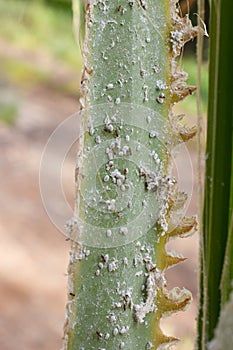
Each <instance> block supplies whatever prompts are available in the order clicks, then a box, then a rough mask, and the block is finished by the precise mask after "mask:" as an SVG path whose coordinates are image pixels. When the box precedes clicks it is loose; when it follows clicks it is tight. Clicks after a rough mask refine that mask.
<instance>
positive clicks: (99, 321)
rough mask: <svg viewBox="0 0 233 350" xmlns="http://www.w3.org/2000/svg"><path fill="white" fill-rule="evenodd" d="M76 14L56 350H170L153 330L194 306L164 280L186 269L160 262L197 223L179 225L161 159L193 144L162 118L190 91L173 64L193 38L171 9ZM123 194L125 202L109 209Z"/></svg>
mask: <svg viewBox="0 0 233 350" xmlns="http://www.w3.org/2000/svg"><path fill="white" fill-rule="evenodd" d="M82 4H83V3H82ZM84 5H85V10H86V11H85V13H86V14H85V38H84V42H83V60H84V69H83V77H82V87H81V98H80V103H81V106H82V108H84V109H83V111H82V112H81V117H80V118H81V130H83V135H82V137H81V138H80V149H79V155H78V165H77V171H76V174H77V175H76V176H77V179H76V181H77V194H76V198H77V199H76V209H75V218H74V220H73V221H72V222H70V224H69V225H68V226H69V227H68V229H69V230H68V231H69V232H68V233H69V235H70V237H71V239H72V240H73V242H72V247H71V258H70V265H69V284H68V298H69V301H68V304H67V320H66V324H65V337H64V339H65V340H64V349H65V350H68V349H69V350H84V349H85V350H86V349H88V350H89V349H119V348H120V349H126V350H129V349H132V348H135V349H140V350H141V349H158V348H159V347H160V346H161V345H162V344H166V343H172V342H175V341H176V340H177V339H176V338H173V337H168V336H165V335H163V334H162V332H161V330H160V328H159V321H160V318H161V317H162V316H164V315H165V314H169V313H171V312H175V311H178V310H181V309H184V308H185V306H186V305H187V304H188V303H189V302H190V300H191V295H190V293H189V292H188V291H186V290H185V289H182V290H179V289H178V288H174V290H172V291H167V290H166V280H165V276H164V272H165V270H166V269H167V268H168V267H169V266H171V265H173V264H176V263H178V262H180V261H182V260H184V259H182V258H180V257H177V256H173V255H171V254H168V253H167V252H166V249H165V245H166V243H167V241H168V240H169V239H170V238H171V237H173V238H174V237H175V236H184V235H186V234H188V233H190V232H191V231H193V228H195V226H196V221H195V218H190V219H184V218H183V217H182V215H181V214H180V213H179V211H180V209H181V207H182V206H183V205H184V202H185V198H186V196H185V195H184V194H183V193H179V192H177V190H176V185H175V181H174V179H172V178H171V174H170V172H169V159H170V150H171V148H172V147H173V146H174V144H176V143H178V142H181V141H183V140H187V139H189V138H190V137H191V136H193V135H194V134H195V131H194V130H191V131H190V130H188V129H186V128H185V129H180V128H179V126H178V125H176V124H175V122H174V120H173V118H174V116H173V115H172V112H171V107H172V105H173V104H174V103H175V102H178V101H179V100H181V99H183V98H184V97H185V96H186V95H188V94H189V93H190V92H191V91H192V87H187V86H186V85H185V74H184V72H182V71H181V70H180V69H179V67H177V66H176V63H175V58H176V56H178V54H179V52H180V50H181V48H182V46H183V44H184V43H185V42H186V41H187V40H189V39H190V38H191V37H193V36H194V35H196V33H197V31H196V29H195V28H192V27H191V24H190V22H189V21H188V20H187V18H186V19H181V18H180V17H179V16H178V14H177V12H176V1H170V0H166V1H156V2H154V1H152V0H147V1H142V0H140V1H139V0H135V1H128V0H124V1H122V0H121V1H120V0H117V1H108V0H105V1H100V0H99V1H97V0H96V1H91V2H89V1H86V2H85V4H84ZM132 112H133V113H132ZM119 115H120V117H121V118H122V119H123V122H122V121H121V118H120V119H119V120H118V116H119ZM144 117H146V119H145V120H146V122H145V123H144V124H143V122H142V121H143V120H144V119H143V118H144ZM106 118H107V121H106ZM109 118H110V119H109ZM114 118H115V119H114ZM96 120H98V122H97V121H96ZM100 121H102V123H100ZM92 123H93V124H92ZM141 123H142V124H141ZM150 123H151V125H153V128H152V127H151V126H150ZM147 124H148V125H149V126H148V125H147ZM93 125H94V126H93ZM142 125H143V127H142ZM156 133H158V134H156ZM156 135H157V136H159V137H155V136H156ZM129 138H130V140H131V141H130V143H129V144H130V150H129V148H127V151H126V153H125V154H124V152H123V151H122V149H123V148H122V147H123V145H124V146H127V142H129ZM111 143H113V146H111ZM140 147H141V148H142V149H143V152H141V153H140V152H138V151H139V150H140ZM109 149H110V150H111V152H112V155H109V154H110V151H109ZM98 152H99V153H98ZM116 152H117V155H116ZM120 152H123V153H122V154H120ZM127 152H128V153H127ZM137 152H138V153H137ZM106 154H107V155H106ZM155 154H156V156H155ZM152 156H153V159H152ZM148 157H151V158H150V159H152V161H149V162H148V164H149V165H148V167H146V166H144V165H143V161H144V160H143V158H148ZM157 159H159V161H157V162H156V160H157ZM110 162H111V165H110ZM112 163H114V165H112ZM158 164H160V165H158ZM113 170H114V171H118V175H119V172H120V175H121V177H120V179H121V183H119V182H117V180H116V178H115V180H114V176H115V175H113V173H112V171H113ZM89 175H90V176H89ZM122 176H123V177H122ZM118 180H119V177H118ZM114 181H115V182H114ZM122 181H123V183H122ZM105 182H106V184H105ZM122 185H124V186H125V187H122ZM127 186H128V187H130V186H132V187H131V188H130V191H131V192H130V193H131V198H130V200H129V199H126V202H125V203H124V204H126V205H121V206H119V208H116V207H115V204H114V203H115V202H114V200H115V199H117V200H119V201H122V198H125V197H124V193H126V194H127ZM119 187H120V188H119ZM121 191H122V193H121ZM100 193H101V196H100V195H99V194H100ZM91 194H92V195H91ZM98 196H99V197H98ZM97 197H98V199H97ZM126 197H127V196H126ZM145 208H146V209H145ZM142 213H143V214H142ZM179 216H180V220H177V217H179ZM151 217H152V218H153V220H152V221H151ZM138 218H140V220H138ZM138 228H140V230H141V231H140V230H139V229H138ZM103 232H104V235H102V233H103ZM138 233H140V234H138ZM75 241H76V242H75ZM78 242H79V243H78Z"/></svg>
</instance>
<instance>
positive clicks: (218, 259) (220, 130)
mask: <svg viewBox="0 0 233 350" xmlns="http://www.w3.org/2000/svg"><path fill="white" fill-rule="evenodd" d="M232 15H233V11H232V8H231V6H230V1H221V0H217V1H212V2H211V21H210V54H209V56H210V63H209V106H208V126H207V148H206V175H205V204H204V219H203V226H204V227H203V228H204V244H203V254H202V255H203V271H202V272H203V273H202V281H201V285H202V286H203V289H204V295H203V297H204V302H203V305H201V309H200V316H199V327H200V330H201V331H200V332H201V334H199V348H200V349H206V344H207V342H208V341H210V340H211V339H212V338H213V335H214V329H215V327H216V325H217V322H218V318H219V314H220V309H221V301H222V303H223V304H224V303H225V302H226V301H227V300H228V299H229V293H230V290H231V281H230V278H231V276H232V260H231V259H232V258H231V257H232V248H230V247H232V237H231V236H232V228H231V229H230V227H231V224H230V220H231V216H232V199H231V196H232V189H231V187H232V185H231V181H232V179H231V177H232V121H233V102H232V96H231V93H230V91H232V88H233V80H232V76H231V74H229V72H230V70H231V66H232V60H233V49H232V47H231V46H230V45H229V42H230V40H231V39H230V38H232V35H233V25H232ZM229 208H230V209H229ZM227 242H228V248H226V247H227ZM224 261H225V263H227V265H228V267H224ZM230 270H231V272H230ZM221 286H222V287H221Z"/></svg>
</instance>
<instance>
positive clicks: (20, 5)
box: [0, 0, 81, 90]
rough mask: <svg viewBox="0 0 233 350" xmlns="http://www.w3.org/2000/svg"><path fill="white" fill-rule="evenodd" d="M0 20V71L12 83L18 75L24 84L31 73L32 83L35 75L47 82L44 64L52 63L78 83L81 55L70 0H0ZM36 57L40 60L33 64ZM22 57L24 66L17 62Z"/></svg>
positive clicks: (47, 73) (47, 75)
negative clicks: (65, 71) (68, 73)
mask: <svg viewBox="0 0 233 350" xmlns="http://www.w3.org/2000/svg"><path fill="white" fill-rule="evenodd" d="M0 21H1V26H0V48H1V46H2V47H3V49H2V50H0V59H1V68H0V69H1V71H2V72H4V76H7V78H8V77H9V76H10V78H11V80H12V79H13V80H14V77H15V79H16V81H17V82H18V80H19V79H18V77H19V76H20V79H21V81H22V83H24V79H25V80H26V81H28V78H29V75H30V71H31V76H32V81H33V82H35V76H36V77H39V81H41V80H45V81H48V80H49V79H50V74H49V72H48V69H46V62H48V61H50V62H53V60H54V61H55V62H56V63H57V65H56V66H58V67H59V62H60V63H61V64H62V65H63V67H67V69H68V70H69V71H73V72H74V75H73V76H74V78H73V79H76V81H77V80H78V78H79V72H80V70H81V54H80V50H79V47H78V45H77V42H76V38H75V37H74V34H73V21H72V3H71V1H68V0H66V1H65V0H60V1H58V0H49V1H48V0H47V1H42V0H37V1H36V0H7V1H5V0H0ZM4 47H7V50H4ZM6 51H7V54H6ZM14 53H16V54H15V55H14ZM37 54H38V56H40V58H41V60H36V61H35V62H34V60H33V57H35V55H37ZM18 55H20V60H19V59H18ZM22 55H24V56H25V61H24V63H22V62H20V61H22ZM33 55H34V56H33ZM9 56H11V57H10V61H11V62H10V63H9V62H8V59H9ZM4 58H7V59H4ZM30 59H31V62H30V64H29V66H30V67H28V61H29V60H30ZM9 66H10V67H9ZM58 73H59V72H58ZM51 74H54V71H52V72H51ZM76 90H77V89H76Z"/></svg>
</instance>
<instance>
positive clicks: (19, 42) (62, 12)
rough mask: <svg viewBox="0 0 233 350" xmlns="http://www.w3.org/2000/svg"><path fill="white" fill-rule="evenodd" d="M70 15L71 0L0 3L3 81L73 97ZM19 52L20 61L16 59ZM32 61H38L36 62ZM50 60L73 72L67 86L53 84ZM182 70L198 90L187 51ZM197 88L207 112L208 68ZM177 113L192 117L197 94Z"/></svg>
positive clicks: (77, 66)
mask: <svg viewBox="0 0 233 350" xmlns="http://www.w3.org/2000/svg"><path fill="white" fill-rule="evenodd" d="M72 16H73V14H72V1H71V0H7V1H6V0H0V21H1V26H0V49H1V43H4V45H5V46H7V47H8V48H9V49H10V50H9V52H10V53H9V54H7V56H6V55H5V53H4V48H3V50H0V59H1V66H0V73H3V75H4V76H5V77H6V78H7V80H8V79H9V80H10V81H11V82H13V83H16V84H21V85H23V86H31V85H34V84H36V83H39V84H43V83H44V84H47V85H49V86H50V87H51V88H56V89H60V90H61V91H63V92H66V93H72V92H73V93H75V94H76V93H77V86H78V84H79V80H80V79H79V77H80V71H81V66H82V58H81V53H80V49H79V47H78V43H77V38H76V37H75V35H74V30H73V19H72ZM15 52H16V55H14V53H15ZM19 52H20V59H19V57H18V56H17V53H19ZM9 56H10V57H9ZM22 56H23V58H24V57H25V59H22ZM35 56H38V57H39V58H40V59H38V60H34V59H33V57H35ZM186 56H187V57H186ZM49 60H50V65H51V62H53V61H54V62H55V63H56V67H59V63H60V64H61V65H62V67H67V69H68V71H69V72H73V74H70V75H69V77H68V81H67V79H66V80H64V81H59V84H57V83H56V79H55V78H56V77H55V76H54V75H56V69H55V68H54V69H52V70H50V66H47V67H46V64H47V62H48V61H49ZM182 66H183V67H184V69H185V70H186V71H187V72H188V73H189V80H188V83H189V84H190V85H196V76H197V65H196V61H195V55H194V54H192V53H190V50H189V52H188V55H185V56H184V60H183V62H182ZM58 74H59V72H58ZM69 79H70V80H69ZM201 89H202V96H203V110H204V111H206V106H207V89H208V77H207V64H204V65H203V76H202V87H201ZM179 109H183V111H184V112H185V113H187V114H195V113H196V112H195V111H196V97H195V95H194V96H190V97H189V98H188V99H185V100H184V102H182V105H181V104H179Z"/></svg>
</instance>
